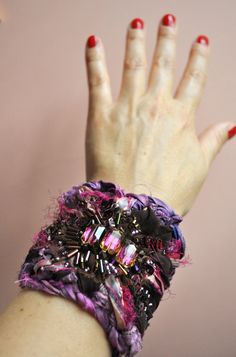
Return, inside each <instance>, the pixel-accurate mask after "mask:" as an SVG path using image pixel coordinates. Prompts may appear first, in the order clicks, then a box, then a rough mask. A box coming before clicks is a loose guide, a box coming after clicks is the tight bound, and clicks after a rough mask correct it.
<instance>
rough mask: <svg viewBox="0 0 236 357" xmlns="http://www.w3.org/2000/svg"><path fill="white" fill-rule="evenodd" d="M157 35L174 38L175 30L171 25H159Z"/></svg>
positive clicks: (166, 38) (167, 38) (168, 38)
mask: <svg viewBox="0 0 236 357" xmlns="http://www.w3.org/2000/svg"><path fill="white" fill-rule="evenodd" d="M158 37H160V38H163V39H165V40H175V37H176V33H175V30H174V29H173V28H171V27H166V26H161V27H160V28H159V34H158Z"/></svg>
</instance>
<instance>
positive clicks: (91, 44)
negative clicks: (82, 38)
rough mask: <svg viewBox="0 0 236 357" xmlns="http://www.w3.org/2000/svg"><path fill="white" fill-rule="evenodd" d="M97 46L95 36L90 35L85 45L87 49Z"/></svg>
mask: <svg viewBox="0 0 236 357" xmlns="http://www.w3.org/2000/svg"><path fill="white" fill-rule="evenodd" d="M96 44H97V38H96V36H94V35H92V36H89V38H88V40H87V45H88V47H95V46H96Z"/></svg>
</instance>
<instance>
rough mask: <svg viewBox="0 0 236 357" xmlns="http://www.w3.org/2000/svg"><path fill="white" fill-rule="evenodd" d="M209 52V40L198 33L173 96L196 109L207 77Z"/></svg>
mask: <svg viewBox="0 0 236 357" xmlns="http://www.w3.org/2000/svg"><path fill="white" fill-rule="evenodd" d="M209 53H210V46H209V40H208V38H207V37H206V36H203V35H200V36H198V38H197V39H196V41H195V42H194V43H193V45H192V48H191V50H190V54H189V58H188V63H187V65H186V68H185V71H184V74H183V76H182V79H181V81H180V83H179V86H178V87H177V90H176V93H175V95H174V97H175V98H176V99H179V100H181V101H183V102H185V103H186V104H187V105H189V107H190V108H191V109H196V107H197V106H198V104H199V102H200V100H201V97H202V95H203V89H204V86H205V83H206V79H207V67H208V59H209Z"/></svg>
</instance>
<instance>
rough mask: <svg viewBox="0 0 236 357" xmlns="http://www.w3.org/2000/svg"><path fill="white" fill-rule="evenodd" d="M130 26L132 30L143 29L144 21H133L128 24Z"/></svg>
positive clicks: (138, 19) (137, 19)
mask: <svg viewBox="0 0 236 357" xmlns="http://www.w3.org/2000/svg"><path fill="white" fill-rule="evenodd" d="M130 26H131V27H132V28H133V29H143V28H144V21H143V20H142V19H140V18H138V17H137V18H136V19H133V20H132V21H131V23H130Z"/></svg>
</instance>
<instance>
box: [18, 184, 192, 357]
mask: <svg viewBox="0 0 236 357" xmlns="http://www.w3.org/2000/svg"><path fill="white" fill-rule="evenodd" d="M57 201H58V211H57V212H56V214H55V219H54V221H53V222H52V223H51V224H50V225H48V226H46V227H42V228H41V230H40V231H39V232H38V234H37V235H36V239H35V241H34V244H33V246H32V247H31V248H30V250H29V252H28V254H27V256H26V258H25V260H24V262H23V264H22V266H21V268H20V271H19V273H18V282H19V286H20V287H21V288H25V287H27V288H32V289H36V290H41V291H44V292H45V293H48V294H52V295H58V296H63V297H65V298H67V299H69V300H72V301H74V302H75V303H76V304H78V305H79V306H80V307H82V308H83V309H85V310H86V311H87V312H89V313H90V314H91V315H92V316H94V317H95V318H96V319H97V320H98V321H99V323H100V324H101V326H102V327H103V329H104V330H105V332H106V335H107V338H108V340H109V342H110V344H111V347H112V353H113V356H127V357H128V356H134V355H135V354H136V353H138V352H139V351H140V350H141V349H142V338H143V335H144V332H145V330H146V328H147V327H148V326H149V320H150V318H152V316H153V313H154V311H155V310H156V308H157V307H158V305H159V303H160V301H161V298H162V296H163V294H164V291H165V289H167V288H168V287H169V286H170V281H171V279H172V277H173V275H174V273H175V268H176V267H179V266H180V265H186V263H187V260H186V259H183V258H184V255H185V240H184V237H183V235H182V232H181V230H180V228H179V223H180V222H181V221H182V217H181V216H179V215H177V214H176V213H175V212H174V211H173V209H171V207H169V206H168V205H167V204H166V203H165V202H163V201H162V200H160V199H158V198H154V197H152V196H148V195H145V194H139V195H137V194H134V193H125V191H124V190H123V189H122V188H121V187H120V186H119V185H116V184H114V183H111V182H104V181H102V180H99V181H88V182H84V183H82V184H80V185H77V186H73V187H72V188H71V189H70V190H69V191H67V192H65V193H63V194H62V195H61V196H59V197H58V199H57Z"/></svg>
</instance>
